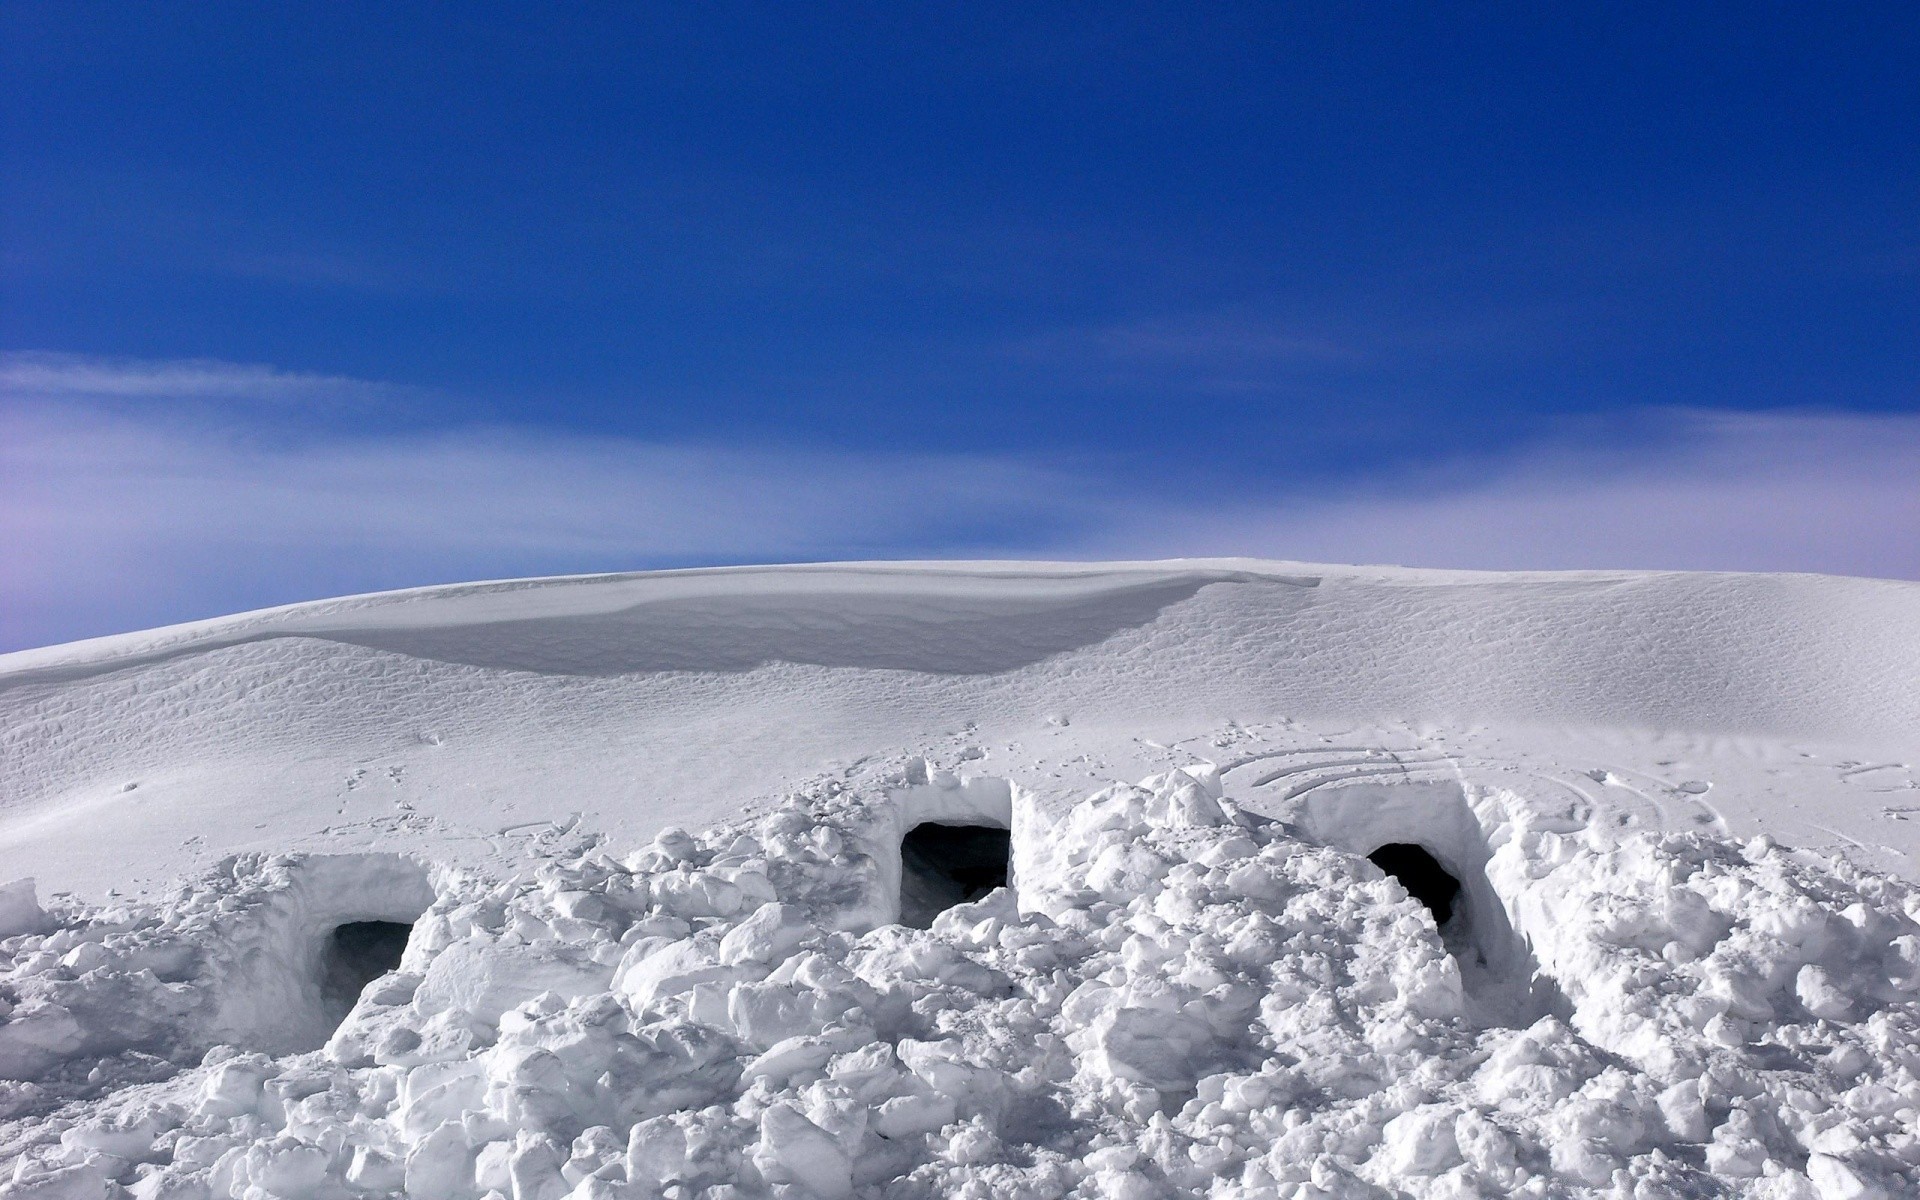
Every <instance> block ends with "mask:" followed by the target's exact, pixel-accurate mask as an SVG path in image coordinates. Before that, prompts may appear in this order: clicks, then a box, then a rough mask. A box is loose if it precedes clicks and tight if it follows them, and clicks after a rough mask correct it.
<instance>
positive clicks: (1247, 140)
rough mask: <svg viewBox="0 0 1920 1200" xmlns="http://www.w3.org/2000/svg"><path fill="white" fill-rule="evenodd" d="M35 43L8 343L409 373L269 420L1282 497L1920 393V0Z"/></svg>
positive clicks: (1048, 11) (26, 54) (8, 258)
mask: <svg viewBox="0 0 1920 1200" xmlns="http://www.w3.org/2000/svg"><path fill="white" fill-rule="evenodd" d="M0 35H3V38H4V60H0V109H3V110H4V122H5V124H4V156H5V170H4V172H3V173H0V222H3V223H0V235H3V237H4V255H5V257H4V283H3V284H0V287H3V289H4V290H3V291H0V349H5V350H10V351H33V352H55V353H59V354H65V355H72V356H88V357H98V358H103V359H114V360H123V361H131V360H141V361H147V362H152V361H168V360H179V359H209V360H220V361H222V362H227V363H246V364H266V365H270V366H272V367H273V368H275V369H277V370H281V371H286V372H296V373H311V374H319V375H326V376H344V377H352V378H354V379H359V380H370V381H377V382H379V383H381V384H396V385H404V386H405V387H407V388H409V389H417V390H407V391H404V392H396V393H394V396H396V397H402V398H399V399H393V400H392V401H391V402H385V403H378V404H365V403H363V404H358V405H352V406H348V408H347V409H346V410H343V409H341V408H339V407H337V406H326V405H321V406H314V407H308V408H294V409H283V410H281V411H280V412H279V413H278V415H277V416H276V417H275V419H274V422H273V424H274V436H278V437H287V438H295V439H297V438H299V437H303V436H313V437H325V436H331V435H334V434H337V433H339V432H341V431H342V429H344V428H347V427H351V430H352V431H353V432H354V433H355V434H356V435H361V436H367V435H372V434H376V433H378V432H380V431H382V430H387V431H391V432H394V433H396V434H397V433H401V432H404V431H407V430H435V429H450V428H464V427H468V426H474V425H486V426H490V427H502V426H504V427H510V428H513V429H518V430H529V429H533V430H550V431H558V430H564V431H571V432H573V433H578V434H583V435H592V436H619V437H625V438H633V439H639V440H645V441H659V442H668V443H675V444H680V443H697V444H701V445H715V444H747V445H754V446H785V447H799V448H803V449H804V448H827V449H831V450H833V451H836V452H848V453H917V452H925V453H932V454H957V453H960V454H982V455H989V456H999V457H1002V458H1007V459H1012V460H1017V461H1020V462H1025V463H1040V464H1045V465H1061V464H1068V465H1070V466H1071V467H1072V469H1074V470H1077V471H1083V472H1085V471H1091V472H1095V473H1101V472H1114V473H1115V478H1116V479H1118V478H1120V477H1122V476H1126V477H1131V478H1134V479H1136V480H1140V479H1145V480H1146V482H1143V483H1141V484H1140V486H1143V487H1146V488H1147V489H1148V490H1152V489H1153V488H1160V489H1162V490H1167V489H1171V490H1172V491H1173V492H1175V493H1181V494H1182V495H1186V494H1187V493H1192V494H1194V495H1198V494H1204V493H1205V492H1206V491H1207V490H1208V489H1209V488H1216V487H1230V488H1231V489H1233V490H1235V491H1236V492H1237V493H1246V494H1249V495H1256V494H1264V493H1262V491H1261V489H1262V488H1273V487H1277V486H1279V485H1278V484H1277V483H1276V482H1275V480H1276V479H1277V478H1278V477H1280V476H1282V475H1284V476H1285V478H1286V479H1288V480H1291V481H1293V482H1294V483H1295V484H1298V483H1299V482H1300V481H1303V480H1305V481H1312V480H1328V481H1333V480H1348V479H1352V478H1355V477H1379V478H1387V477H1389V476H1391V475H1392V473H1393V472H1395V471H1405V470H1409V469H1414V468H1416V467H1418V466H1419V465H1420V464H1422V463H1432V462H1437V461H1441V460H1448V461H1453V460H1457V459H1463V460H1474V459H1475V456H1484V455H1487V454H1490V453H1497V452H1498V451H1500V449H1501V448H1502V447H1510V446H1514V445H1518V444H1521V443H1524V442H1527V441H1528V440H1530V439H1537V438H1541V437H1548V436H1561V437H1565V436H1567V435H1566V431H1567V430H1568V429H1574V430H1576V431H1578V430H1585V431H1587V433H1588V434H1591V435H1592V436H1594V437H1599V438H1613V437H1615V436H1616V434H1618V437H1620V438H1624V439H1625V442H1624V443H1623V444H1629V445H1630V444H1631V442H1632V437H1633V435H1632V434H1631V432H1626V433H1620V432H1619V430H1628V431H1630V430H1631V429H1632V428H1634V427H1635V425H1636V423H1638V422H1642V421H1644V419H1645V417H1644V414H1645V413H1646V412H1647V411H1649V410H1659V409H1668V408H1675V407H1679V408H1689V409H1738V410H1749V411H1753V410H1779V409H1793V410H1802V409H1809V408H1814V409H1821V410H1829V411H1831V410H1839V411H1852V412H1878V413H1888V412H1908V413H1910V412H1913V411H1915V410H1916V409H1920V386H1917V385H1920V354H1917V353H1916V345H1920V299H1917V297H1920V293H1917V292H1916V282H1917V281H1920V221H1917V220H1916V218H1917V217H1920V67H1917V65H1916V64H1920V8H1915V7H1914V6H1912V5H1909V4H1888V5H1785V4H1759V3H1756V4H1747V5H1732V6H1704V5H1689V6H1672V5H1634V6H1571V5H1538V4H1525V5H1522V4H1513V5H1494V4H1473V5H1453V6H1434V7H1432V8H1431V9H1429V8H1427V7H1426V6H1415V5H1400V4H1379V5H1363V4H1338V5H1336V4H1322V5H1301V6H1282V5H1225V6H1210V5H1190V4H1179V5H1172V4H1170V5H1130V6H1119V5H1098V6H1096V5H1011V6H988V5H981V4H967V5H951V6H947V5H940V6H931V5H899V4H887V5H879V4H875V5H836V6H824V7H822V6H795V5H777V4H727V3H720V4H702V5H683V6H642V5H632V4H606V5H592V4H569V5H544V6H538V5H523V4H462V5H432V6H426V5H413V4H398V5H396V4H390V3H383V4H325V5H304V6H284V5H264V6H263V5H257V4H221V3H196V4H192V5H148V4H137V5H136V4H77V3H76V4H42V3H31V2H25V0H15V2H13V3H10V4H8V5H6V6H5V7H4V9H0ZM1569 422H1571V424H1570V423H1569ZM1609 425H1617V426H1618V427H1619V428H1618V430H1615V431H1613V432H1608V429H1607V427H1608V426H1609ZM1582 436H1584V435H1582ZM1576 440H1577V438H1576ZM1176 460H1177V461H1179V462H1180V463H1181V464H1183V465H1182V466H1181V467H1179V468H1177V469H1176V468H1174V467H1172V466H1171V464H1172V463H1173V462H1174V461H1176ZM1195 466H1204V469H1205V472H1206V473H1207V474H1208V475H1209V476H1210V477H1211V478H1212V479H1213V480H1214V482H1206V481H1201V480H1190V481H1189V482H1188V483H1185V484H1179V485H1176V484H1173V483H1170V482H1169V479H1171V478H1173V477H1174V476H1183V477H1184V473H1185V472H1187V471H1188V470H1189V469H1190V468H1192V467H1195ZM1221 480H1228V481H1232V482H1231V483H1222V482H1219V481H1221ZM1116 486H1118V485H1117V484H1116ZM1182 489H1185V491H1184V492H1183V490H1182ZM1262 549H1267V550H1271V549H1273V548H1272V547H1262ZM696 557H697V556H696ZM582 565H583V566H584V565H604V564H600V563H597V562H596V563H593V564H582ZM634 565H641V564H638V563H636V564H634ZM1600 565H1631V564H1612V563H1607V564H1600ZM403 578H404V573H402V575H401V576H396V577H395V579H394V581H395V582H399V581H403ZM422 581H424V580H422Z"/></svg>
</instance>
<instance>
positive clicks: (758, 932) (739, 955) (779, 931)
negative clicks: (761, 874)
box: [720, 904, 815, 966]
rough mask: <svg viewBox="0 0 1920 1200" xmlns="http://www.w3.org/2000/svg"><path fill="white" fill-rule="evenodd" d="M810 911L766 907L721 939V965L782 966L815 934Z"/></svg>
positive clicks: (792, 906) (764, 905) (793, 906)
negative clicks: (779, 964) (809, 917)
mask: <svg viewBox="0 0 1920 1200" xmlns="http://www.w3.org/2000/svg"><path fill="white" fill-rule="evenodd" d="M814 932H815V930H814V927H813V924H812V922H810V921H808V920H807V914H806V910H805V909H802V908H800V907H799V906H797V905H792V904H762V905H761V906H760V907H759V908H757V909H755V910H754V913H753V915H752V916H750V917H748V918H747V919H746V920H744V921H742V922H741V923H740V924H738V925H736V926H734V927H733V928H732V929H730V930H728V931H727V935H726V936H725V937H723V938H721V939H720V961H721V962H723V963H726V964H728V965H730V966H731V965H735V964H738V963H743V962H758V963H769V964H771V963H778V962H780V961H782V960H784V959H785V958H786V957H787V956H788V955H789V954H791V953H792V952H793V951H794V949H795V948H797V947H798V946H799V945H800V943H802V942H804V941H805V940H806V939H807V938H808V936H809V935H811V934H812V933H814Z"/></svg>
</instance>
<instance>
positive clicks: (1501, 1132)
mask: <svg viewBox="0 0 1920 1200" xmlns="http://www.w3.org/2000/svg"><path fill="white" fill-rule="evenodd" d="M0 710H4V712H5V714H6V720H5V725H4V729H5V732H4V738H5V743H4V747H3V749H4V756H0V864H5V867H4V868H0V1162H3V1163H5V1164H7V1165H6V1167H5V1169H0V1195H6V1196H12V1195H20V1196H28V1195H32V1196H42V1195H44V1196H56V1195H58V1196H68V1195H75V1196H78V1195H86V1196H104V1195H115V1194H120V1193H122V1192H123V1191H124V1192H130V1193H131V1194H133V1195H137V1196H141V1197H171V1196H195V1197H200V1196H236V1197H237V1196H248V1197H255V1196H258V1197H264V1196H286V1197H325V1198H329V1200H334V1198H339V1200H344V1198H346V1197H360V1196H384V1195H399V1194H405V1195H410V1196H423V1197H446V1198H449V1200H451V1198H454V1197H473V1198H476V1200H478V1198H480V1197H483V1196H488V1195H498V1196H502V1197H514V1198H515V1200H527V1198H529V1197H541V1198H545V1200H557V1198H559V1197H563V1196H579V1197H599V1196H633V1197H669V1196H671V1197H692V1196H716V1197H731V1198H734V1200H747V1198H749V1197H775V1196H780V1197H842V1196H862V1197H908V1196H941V1195H958V1196H974V1195H977V1196H995V1197H998V1196H1021V1197H1035V1198H1038V1197H1065V1196H1074V1197H1129V1198H1132V1197H1141V1198H1145V1197H1160V1196H1175V1195H1180V1196H1210V1197H1219V1198H1223V1200H1224V1198H1228V1197H1233V1198H1248V1200H1251V1198H1253V1197H1283V1196H1284V1197H1344V1196H1356V1197H1387V1196H1418V1197H1442V1196H1446V1197H1458V1196H1507V1195H1518V1196H1538V1197H1559V1196H1675V1197H1679V1196H1688V1197H1691V1196H1715V1195H1727V1196H1754V1197H1800V1196H1806V1197H1821V1198H1827V1197H1894V1196H1902V1195H1910V1194H1913V1193H1914V1192H1915V1190H1916V1188H1920V891H1917V890H1916V888H1915V886H1914V884H1913V882H1912V880H1913V877H1914V876H1915V874H1916V871H1915V868H1914V867H1913V865H1912V864H1913V859H1912V858H1911V857H1910V856H1911V855H1912V854H1913V853H1914V852H1915V850H1916V849H1920V846H1916V843H1915V840H1914V839H1913V837H1912V834H1911V832H1910V831H1911V828H1912V827H1911V823H1910V822H1909V820H1908V816H1909V815H1910V814H1911V813H1914V812H1920V781H1916V778H1915V773H1914V771H1913V768H1912V766H1911V765H1910V764H1912V763H1913V762H1914V760H1915V759H1914V756H1915V753H1916V747H1915V746H1914V742H1915V741H1916V740H1920V738H1917V736H1916V731H1917V730H1920V587H1916V586H1915V585H1910V584H1898V583H1885V582H1876V581H1866V580H1842V579H1825V578H1817V577H1759V576H1690V575H1629V574H1590V575H1571V576H1569V575H1531V576H1524V575H1522V576H1516V575H1475V574H1459V573H1435V572H1411V571H1398V570H1387V569H1374V570H1366V569H1355V568H1325V567H1308V566H1300V565H1296V564H1269V563H1255V562H1238V561H1236V562H1206V563H1176V564H1118V565H1102V566H1067V565H1059V566H1048V565H1033V564H948V565H915V564H898V565H861V566H848V567H813V568H768V569H751V570H736V571H710V572H677V573H662V574H656V575H641V576H621V577H604V578H591V579H569V580H550V581H528V582H521V583H505V584H480V585H468V586H463V587H453V588H439V589H427V590H423V591H416V592H408V593H395V594H389V595H382V596H372V597H357V598H351V599H348V600H341V601H329V602H325V603H321V604H312V605H301V606H295V607H292V608H287V609H280V610H274V611H271V612H265V613H256V614H248V615H244V616H240V617H234V618H227V619H223V620H220V621H212V622H205V623H201V624H199V625H194V626H183V627H178V628H175V629H170V630H161V631H156V632H153V633H148V634H137V635H128V636H125V637H119V638H111V639H102V640H100V641H96V642H90V643H79V644H76V645H73V646H67V647H54V648H50V649H48V650H41V651H31V652H27V653H23V654H16V655H11V656H7V657H5V658H3V659H0ZM689 829H692V830H696V831H697V832H688V830H689ZM23 868H24V869H23ZM16 875H18V876H22V877H24V876H28V875H37V876H38V877H39V883H38V886H37V887H36V886H35V885H34V884H33V883H30V882H26V881H24V880H23V881H21V882H16V883H12V884H8V883H6V882H5V881H6V880H7V879H9V878H12V877H14V876H16Z"/></svg>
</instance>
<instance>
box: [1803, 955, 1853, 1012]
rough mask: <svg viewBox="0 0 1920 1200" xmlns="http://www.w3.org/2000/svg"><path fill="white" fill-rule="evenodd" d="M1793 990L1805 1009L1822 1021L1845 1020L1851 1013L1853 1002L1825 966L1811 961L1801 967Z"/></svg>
mask: <svg viewBox="0 0 1920 1200" xmlns="http://www.w3.org/2000/svg"><path fill="white" fill-rule="evenodd" d="M1793 990H1794V994H1795V995H1796V996H1798V997H1799V998H1800V1003H1801V1004H1803V1005H1805V1006H1806V1009H1807V1011H1808V1012H1810V1013H1812V1014H1813V1015H1814V1016H1816V1017H1819V1018H1820V1019H1821V1020H1823V1021H1845V1020H1848V1019H1849V1018H1851V1017H1852V1015H1853V1002H1852V1001H1851V1000H1849V999H1848V998H1847V993H1846V991H1845V990H1844V989H1842V988H1841V987H1840V985H1839V984H1838V983H1837V982H1836V981H1835V980H1834V978H1833V974H1832V973H1831V972H1830V971H1828V970H1827V969H1826V968H1825V967H1822V966H1817V965H1814V964H1811V963H1809V964H1808V965H1807V966H1804V967H1801V968H1800V973H1799V974H1798V975H1796V976H1795V977H1794V981H1793Z"/></svg>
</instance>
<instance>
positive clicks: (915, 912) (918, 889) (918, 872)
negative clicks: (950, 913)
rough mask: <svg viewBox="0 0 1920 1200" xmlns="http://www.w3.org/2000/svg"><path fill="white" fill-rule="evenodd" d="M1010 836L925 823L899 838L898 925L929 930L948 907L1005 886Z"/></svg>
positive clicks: (985, 827) (988, 827)
mask: <svg viewBox="0 0 1920 1200" xmlns="http://www.w3.org/2000/svg"><path fill="white" fill-rule="evenodd" d="M1012 862H1013V835H1012V834H1011V833H1010V832H1009V831H1007V830H1006V829H1003V828H999V827H996V826H992V825H951V824H948V823H946V822H944V821H926V822H923V823H922V824H919V825H915V826H914V827H913V828H912V829H909V830H908V831H907V835H906V836H905V837H903V838H901V839H900V923H901V924H902V925H910V926H912V927H913V928H915V929H927V928H929V927H931V926H932V925H933V919H934V918H935V917H937V916H939V915H940V914H941V913H943V912H945V911H947V910H948V909H949V908H952V907H954V906H955V905H959V904H970V903H972V902H973V901H975V900H979V899H981V898H982V897H984V896H986V895H987V893H989V892H991V891H993V890H994V889H995V888H1003V887H1006V886H1007V881H1008V876H1009V867H1010V866H1011V864H1012Z"/></svg>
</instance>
